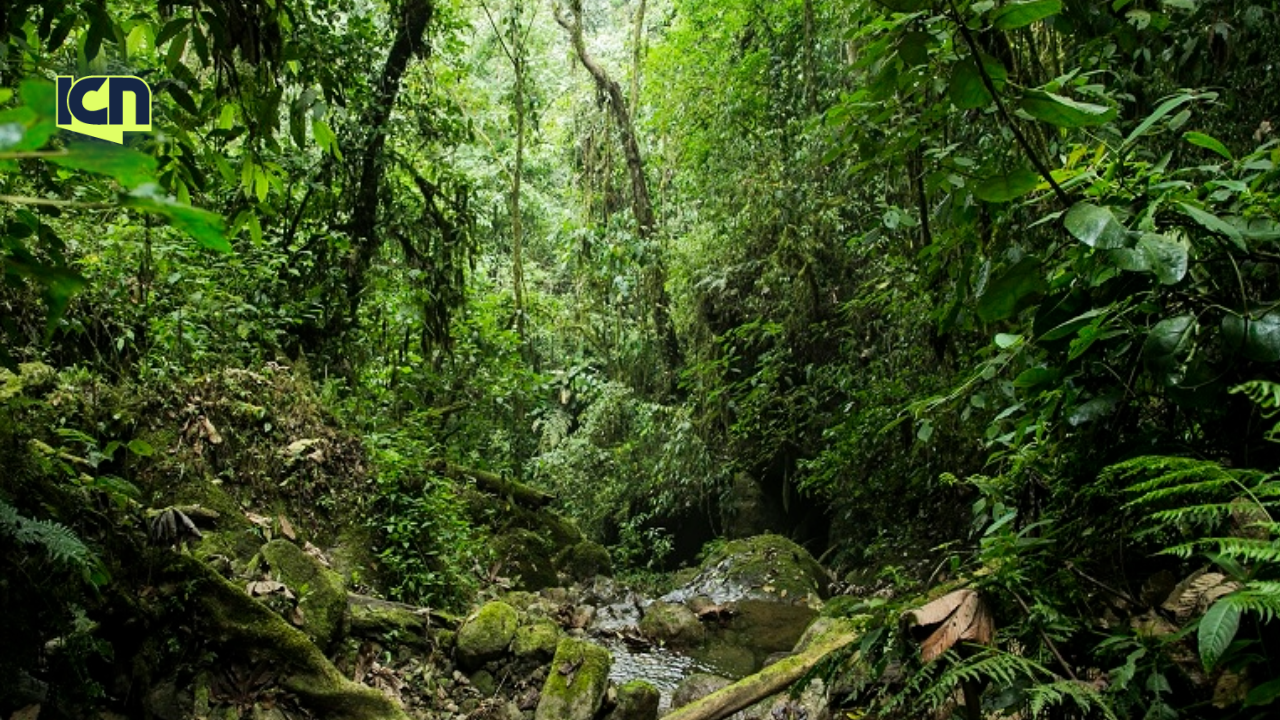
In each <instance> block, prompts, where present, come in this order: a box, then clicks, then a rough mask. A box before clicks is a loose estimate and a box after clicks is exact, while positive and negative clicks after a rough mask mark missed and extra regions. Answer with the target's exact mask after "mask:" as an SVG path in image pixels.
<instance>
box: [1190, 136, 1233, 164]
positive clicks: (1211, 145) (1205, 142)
mask: <svg viewBox="0 0 1280 720" xmlns="http://www.w3.org/2000/svg"><path fill="white" fill-rule="evenodd" d="M1182 139H1183V140H1186V141H1187V142H1189V143H1191V144H1192V145H1196V146H1198V147H1202V148H1205V149H1206V150H1212V151H1214V152H1216V153H1218V154H1219V155H1221V156H1222V157H1224V158H1226V159H1228V160H1235V158H1233V157H1231V151H1230V150H1228V149H1227V146H1226V145H1223V144H1222V143H1221V142H1218V139H1217V138H1215V137H1213V136H1212V135H1205V134H1204V133H1201V132H1186V133H1183V134H1182Z"/></svg>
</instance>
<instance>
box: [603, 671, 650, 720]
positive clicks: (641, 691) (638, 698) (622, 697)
mask: <svg viewBox="0 0 1280 720" xmlns="http://www.w3.org/2000/svg"><path fill="white" fill-rule="evenodd" d="M661 700H662V696H661V694H660V693H659V692H658V688H656V687H654V686H653V685H650V684H649V683H647V682H645V681H644V680H632V681H631V682H628V683H625V684H623V685H622V686H621V687H619V688H618V704H617V705H616V706H614V708H613V710H612V711H610V713H609V714H608V715H606V716H605V720H656V718H657V717H658V705H659V703H660V702H661Z"/></svg>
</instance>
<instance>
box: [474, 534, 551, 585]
mask: <svg viewBox="0 0 1280 720" xmlns="http://www.w3.org/2000/svg"><path fill="white" fill-rule="evenodd" d="M489 546H490V547H491V548H492V549H493V552H494V555H495V556H496V557H497V559H498V561H499V562H501V563H502V571H501V572H502V574H503V575H506V576H508V577H510V578H511V579H512V581H513V585H514V586H515V587H516V588H517V589H519V590H541V589H542V588H548V587H555V585H556V584H558V583H559V582H560V578H559V576H558V575H557V574H556V566H555V563H554V562H553V561H552V550H553V546H552V544H551V542H550V541H548V540H547V539H546V538H544V537H542V536H541V535H539V534H538V533H535V532H533V531H532V530H525V529H523V528H516V529H513V530H507V531H506V532H504V533H503V534H501V535H499V536H497V537H495V538H493V540H491V541H490V543H489Z"/></svg>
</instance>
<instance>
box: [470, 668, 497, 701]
mask: <svg viewBox="0 0 1280 720" xmlns="http://www.w3.org/2000/svg"><path fill="white" fill-rule="evenodd" d="M469 679H470V681H471V687H474V688H475V689H476V692H478V693H480V695H481V696H482V697H493V694H494V693H495V692H497V691H498V683H497V681H495V680H494V679H493V673H490V672H489V671H488V670H480V671H478V672H476V673H475V674H474V675H472V676H471V677H470V678H469Z"/></svg>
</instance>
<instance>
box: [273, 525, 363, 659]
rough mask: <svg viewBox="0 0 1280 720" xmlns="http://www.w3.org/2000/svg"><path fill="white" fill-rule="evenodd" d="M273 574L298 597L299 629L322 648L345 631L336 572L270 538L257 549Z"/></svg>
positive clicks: (342, 594)
mask: <svg viewBox="0 0 1280 720" xmlns="http://www.w3.org/2000/svg"><path fill="white" fill-rule="evenodd" d="M259 552H260V553H261V554H262V558H263V559H264V560H266V561H267V564H268V565H269V566H270V568H271V573H272V575H273V576H274V577H275V578H276V579H277V580H279V581H280V582H282V583H284V584H285V585H287V586H288V587H289V589H290V590H292V591H293V594H294V595H296V596H297V597H298V609H299V610H301V612H302V630H303V631H304V632H305V633H307V636H308V637H310V638H311V639H312V640H313V641H314V642H315V643H316V645H318V646H319V647H320V648H321V649H325V648H328V647H329V646H330V645H331V644H332V643H333V642H334V641H335V640H337V639H338V638H340V637H342V636H343V635H345V634H346V632H347V591H346V588H344V587H343V586H342V579H341V578H340V577H338V574H337V573H335V572H333V571H332V570H330V569H328V568H326V567H325V566H324V565H321V564H320V561H319V560H316V559H315V558H313V557H311V556H310V555H308V554H306V553H305V552H303V551H302V548H300V547H298V546H297V545H294V544H293V543H291V542H289V541H288V540H272V541H271V542H269V543H267V544H266V545H263V546H262V549H261V550H260V551H259Z"/></svg>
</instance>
